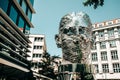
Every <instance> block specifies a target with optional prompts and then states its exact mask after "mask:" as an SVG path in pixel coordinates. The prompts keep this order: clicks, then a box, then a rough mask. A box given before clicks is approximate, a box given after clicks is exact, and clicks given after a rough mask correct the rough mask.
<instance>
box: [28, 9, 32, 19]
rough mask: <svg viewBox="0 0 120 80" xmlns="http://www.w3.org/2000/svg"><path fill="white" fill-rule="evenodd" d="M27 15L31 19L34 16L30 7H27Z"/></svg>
mask: <svg viewBox="0 0 120 80" xmlns="http://www.w3.org/2000/svg"><path fill="white" fill-rule="evenodd" d="M27 17H28V19H29V20H30V21H31V18H32V12H31V11H30V9H29V8H28V9H27Z"/></svg>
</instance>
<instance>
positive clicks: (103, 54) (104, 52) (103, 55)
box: [101, 51, 107, 60]
mask: <svg viewBox="0 0 120 80" xmlns="http://www.w3.org/2000/svg"><path fill="white" fill-rule="evenodd" d="M101 60H107V52H106V51H103V52H101Z"/></svg>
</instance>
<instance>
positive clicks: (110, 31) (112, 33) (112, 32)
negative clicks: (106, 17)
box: [108, 29, 114, 37]
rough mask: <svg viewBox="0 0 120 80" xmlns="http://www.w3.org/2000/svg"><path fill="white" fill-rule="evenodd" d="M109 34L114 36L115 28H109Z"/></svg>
mask: <svg viewBox="0 0 120 80" xmlns="http://www.w3.org/2000/svg"><path fill="white" fill-rule="evenodd" d="M108 36H109V37H111V36H114V29H109V30H108Z"/></svg>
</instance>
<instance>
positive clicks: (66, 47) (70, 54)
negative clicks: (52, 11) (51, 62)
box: [55, 12, 93, 80]
mask: <svg viewBox="0 0 120 80" xmlns="http://www.w3.org/2000/svg"><path fill="white" fill-rule="evenodd" d="M55 40H56V44H57V46H58V47H59V48H62V53H63V56H62V57H63V62H62V64H61V65H60V67H59V70H60V71H59V72H60V74H63V78H62V79H59V80H76V79H78V80H81V79H83V77H82V76H83V75H84V72H85V67H86V66H85V64H87V58H88V55H89V53H90V49H91V47H92V44H93V37H92V23H91V21H90V18H89V16H88V15H87V14H86V13H84V12H79V13H74V12H73V13H69V14H67V15H65V16H63V17H62V19H61V21H60V26H59V34H57V35H55ZM70 66H71V67H70ZM66 67H67V68H66ZM66 74H67V77H66V76H65V75H66ZM68 75H69V76H70V77H69V79H68ZM77 77H78V78H77Z"/></svg>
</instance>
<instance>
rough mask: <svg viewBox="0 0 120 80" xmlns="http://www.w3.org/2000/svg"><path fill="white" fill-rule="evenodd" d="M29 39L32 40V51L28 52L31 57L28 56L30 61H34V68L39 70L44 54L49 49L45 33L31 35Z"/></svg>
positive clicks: (36, 70)
mask: <svg viewBox="0 0 120 80" xmlns="http://www.w3.org/2000/svg"><path fill="white" fill-rule="evenodd" d="M29 40H30V41H31V43H30V46H31V48H29V50H30V51H31V52H29V53H28V55H30V57H28V60H29V61H32V70H33V71H35V72H38V70H39V68H38V66H39V65H40V63H41V62H42V59H43V57H42V55H43V53H44V52H45V51H46V50H47V49H46V42H45V35H41V34H40V35H39V34H37V35H32V34H31V35H29Z"/></svg>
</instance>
